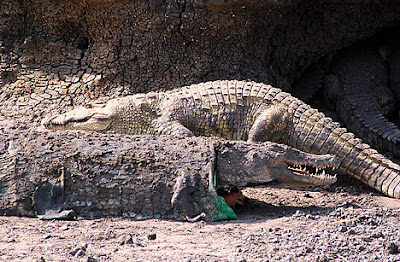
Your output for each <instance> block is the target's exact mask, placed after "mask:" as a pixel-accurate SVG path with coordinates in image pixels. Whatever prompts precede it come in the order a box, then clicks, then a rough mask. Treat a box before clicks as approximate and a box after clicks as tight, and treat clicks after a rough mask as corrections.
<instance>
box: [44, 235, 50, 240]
mask: <svg viewBox="0 0 400 262" xmlns="http://www.w3.org/2000/svg"><path fill="white" fill-rule="evenodd" d="M49 238H51V235H50V234H47V235H45V236H44V237H43V239H49Z"/></svg>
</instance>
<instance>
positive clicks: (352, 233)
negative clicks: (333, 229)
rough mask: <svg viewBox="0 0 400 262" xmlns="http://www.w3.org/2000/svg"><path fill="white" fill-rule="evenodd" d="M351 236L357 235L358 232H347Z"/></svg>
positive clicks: (351, 230)
mask: <svg viewBox="0 0 400 262" xmlns="http://www.w3.org/2000/svg"><path fill="white" fill-rule="evenodd" d="M347 233H348V234H349V235H356V234H357V232H356V231H355V230H354V229H350V230H349V232H347Z"/></svg>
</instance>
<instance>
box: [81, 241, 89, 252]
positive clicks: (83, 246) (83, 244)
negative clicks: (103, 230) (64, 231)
mask: <svg viewBox="0 0 400 262" xmlns="http://www.w3.org/2000/svg"><path fill="white" fill-rule="evenodd" d="M87 247H88V244H87V243H80V244H79V248H80V249H82V250H83V251H86V249H87Z"/></svg>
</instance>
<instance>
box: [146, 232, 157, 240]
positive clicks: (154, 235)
mask: <svg viewBox="0 0 400 262" xmlns="http://www.w3.org/2000/svg"><path fill="white" fill-rule="evenodd" d="M156 238H157V235H156V234H155V233H153V234H148V235H147V239H148V240H156Z"/></svg>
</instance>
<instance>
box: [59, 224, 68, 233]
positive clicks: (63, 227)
mask: <svg viewBox="0 0 400 262" xmlns="http://www.w3.org/2000/svg"><path fill="white" fill-rule="evenodd" d="M68 229H69V228H68V225H67V224H65V225H63V226H61V227H60V230H63V231H66V230H68Z"/></svg>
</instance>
